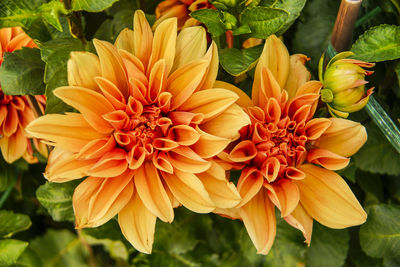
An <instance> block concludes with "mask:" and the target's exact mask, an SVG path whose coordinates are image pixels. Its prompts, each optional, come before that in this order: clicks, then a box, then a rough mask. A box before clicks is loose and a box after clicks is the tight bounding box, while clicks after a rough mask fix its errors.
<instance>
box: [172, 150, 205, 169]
mask: <svg viewBox="0 0 400 267" xmlns="http://www.w3.org/2000/svg"><path fill="white" fill-rule="evenodd" d="M167 155H168V161H169V162H170V163H171V164H172V166H173V167H174V169H175V171H176V170H177V169H178V170H180V171H183V172H190V173H200V172H204V171H206V170H207V169H208V168H210V165H211V163H210V162H209V161H206V160H204V159H202V158H201V157H200V156H199V155H197V154H196V153H195V152H194V151H193V150H192V149H190V148H189V147H185V146H180V147H177V148H175V149H173V150H171V151H168V154H167Z"/></svg>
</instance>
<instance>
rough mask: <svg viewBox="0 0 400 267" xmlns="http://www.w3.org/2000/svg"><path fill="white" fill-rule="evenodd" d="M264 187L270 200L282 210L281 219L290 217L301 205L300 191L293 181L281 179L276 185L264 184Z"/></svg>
mask: <svg viewBox="0 0 400 267" xmlns="http://www.w3.org/2000/svg"><path fill="white" fill-rule="evenodd" d="M264 186H265V187H266V188H267V189H268V196H269V199H270V200H271V201H272V203H274V205H275V206H276V207H277V208H278V209H280V211H281V217H286V216H288V215H289V214H290V213H292V211H293V210H294V209H295V208H296V207H297V205H298V204H299V200H300V191H299V188H298V187H297V185H296V184H295V183H294V182H293V181H292V180H288V179H281V180H279V181H278V182H276V183H271V184H269V183H264Z"/></svg>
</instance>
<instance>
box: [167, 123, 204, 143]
mask: <svg viewBox="0 0 400 267" xmlns="http://www.w3.org/2000/svg"><path fill="white" fill-rule="evenodd" d="M167 138H169V139H170V140H172V141H175V142H176V143H178V144H179V145H182V146H190V145H193V144H194V143H196V142H197V141H198V140H199V139H200V133H199V132H198V131H196V130H195V129H194V128H193V127H190V126H188V125H177V126H174V127H172V128H170V129H169V131H168V135H167Z"/></svg>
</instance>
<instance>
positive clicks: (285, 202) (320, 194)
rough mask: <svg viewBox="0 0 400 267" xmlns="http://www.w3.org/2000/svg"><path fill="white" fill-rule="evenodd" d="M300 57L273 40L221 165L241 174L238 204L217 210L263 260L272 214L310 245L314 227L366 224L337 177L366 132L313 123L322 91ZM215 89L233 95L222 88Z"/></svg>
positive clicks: (339, 122) (344, 124)
mask: <svg viewBox="0 0 400 267" xmlns="http://www.w3.org/2000/svg"><path fill="white" fill-rule="evenodd" d="M305 61H306V57H305V56H304V55H300V54H297V55H292V56H290V57H289V54H288V51H287V49H286V47H285V46H284V44H283V43H282V42H281V41H280V40H279V39H278V38H277V37H276V36H274V35H273V36H270V37H269V38H268V39H267V40H266V43H265V46H264V50H263V52H262V55H261V57H260V60H259V62H258V64H257V67H256V70H255V77H254V83H253V88H252V99H250V98H249V97H248V96H247V95H246V94H244V93H242V94H240V97H241V98H240V100H239V101H238V103H239V104H240V105H241V106H242V107H243V108H244V110H246V112H247V113H248V114H249V116H250V119H251V124H250V125H247V126H244V127H243V128H242V129H241V130H240V138H239V139H238V140H236V141H234V142H233V143H231V144H230V145H229V146H228V148H227V149H226V150H225V151H224V152H222V153H220V154H219V155H218V157H219V158H220V159H222V160H223V161H224V162H225V168H227V169H229V168H234V169H242V173H241V176H240V178H239V180H238V183H237V188H238V191H239V193H240V195H241V197H242V201H241V202H240V204H239V205H238V206H237V208H236V209H233V210H232V209H231V210H229V209H228V210H218V211H216V212H219V213H222V214H223V215H227V216H230V217H233V218H241V219H242V220H243V222H244V225H245V227H246V229H247V232H248V234H249V235H250V238H251V240H252V242H253V243H254V245H255V247H256V249H257V252H258V253H260V254H267V253H268V252H269V250H270V248H271V246H272V244H273V242H274V238H275V234H276V220H275V207H277V208H278V209H279V210H280V214H281V216H282V217H283V218H284V219H285V220H286V221H287V222H288V223H289V224H290V225H292V226H293V227H296V228H298V229H299V230H301V231H302V232H303V235H304V237H305V242H306V243H308V244H309V242H310V240H311V233H312V224H313V219H315V220H317V221H318V222H319V223H321V224H323V225H325V226H327V227H331V228H345V227H349V226H353V225H358V224H361V223H363V222H364V221H365V220H366V213H365V212H364V210H363V209H362V207H361V206H360V204H359V202H358V201H357V199H356V197H355V196H354V195H353V193H352V192H351V190H350V188H349V187H348V185H347V184H346V182H345V181H344V180H343V179H342V178H341V177H340V176H339V175H338V174H336V173H335V172H334V171H335V170H340V169H342V168H344V167H346V165H347V164H348V163H349V158H348V157H349V156H351V155H353V154H354V153H355V152H357V150H358V149H359V148H360V147H361V146H362V145H363V144H364V143H365V141H366V139H367V134H366V131H365V128H364V127H363V126H362V125H361V124H359V123H356V122H353V121H350V120H345V119H339V118H313V115H314V112H315V110H316V106H317V103H318V99H319V91H320V89H321V87H322V84H321V82H319V81H309V78H310V74H309V72H308V71H307V70H306V68H305V66H304V63H305ZM217 85H218V86H220V87H223V86H224V85H225V87H226V88H227V89H230V90H232V91H235V92H238V91H239V89H238V88H235V87H233V86H232V85H227V84H225V83H224V82H218V83H217Z"/></svg>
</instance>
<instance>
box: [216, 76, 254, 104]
mask: <svg viewBox="0 0 400 267" xmlns="http://www.w3.org/2000/svg"><path fill="white" fill-rule="evenodd" d="M213 88H224V89H228V90H230V91H232V92H234V93H236V94H237V95H238V96H239V99H238V100H237V101H236V104H238V105H239V106H241V107H244V108H247V107H252V106H254V104H253V101H251V99H250V97H249V96H248V95H247V94H246V93H245V92H243V91H242V90H241V89H240V88H238V87H236V86H234V85H232V84H230V83H227V82H224V81H216V82H215V83H214V85H213Z"/></svg>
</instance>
